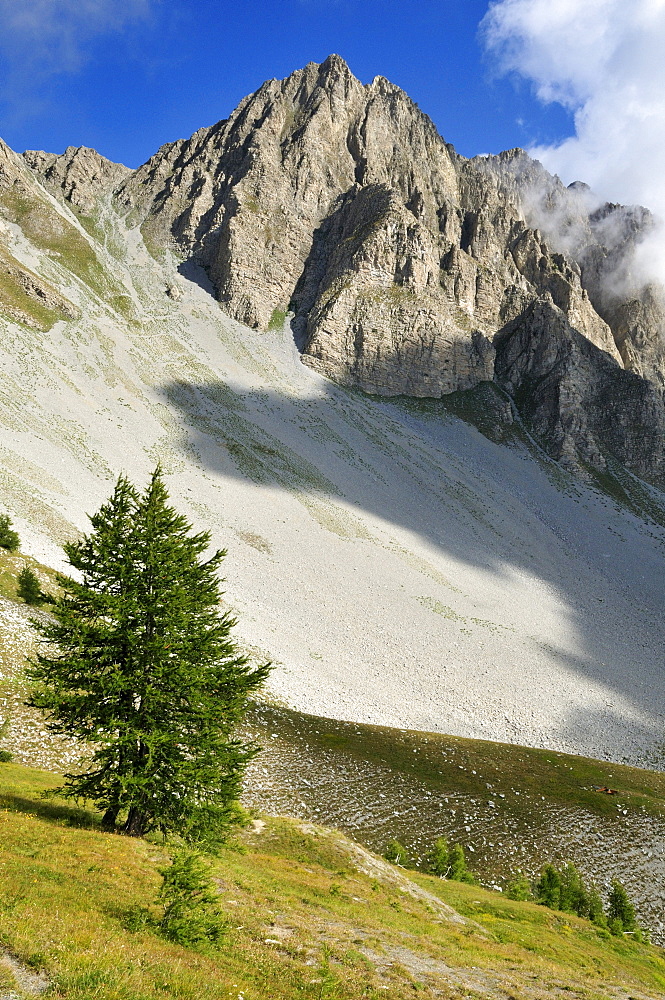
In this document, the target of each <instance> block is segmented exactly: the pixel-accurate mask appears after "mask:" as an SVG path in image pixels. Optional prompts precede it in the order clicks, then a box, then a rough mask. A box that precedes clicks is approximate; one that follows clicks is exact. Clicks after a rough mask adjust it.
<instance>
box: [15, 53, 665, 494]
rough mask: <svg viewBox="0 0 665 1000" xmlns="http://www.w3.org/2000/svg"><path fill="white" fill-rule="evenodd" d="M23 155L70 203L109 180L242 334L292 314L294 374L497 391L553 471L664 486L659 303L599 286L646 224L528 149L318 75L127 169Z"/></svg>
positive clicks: (350, 81) (256, 99)
mask: <svg viewBox="0 0 665 1000" xmlns="http://www.w3.org/2000/svg"><path fill="white" fill-rule="evenodd" d="M0 152H1V151H0ZM25 157H26V162H27V163H28V164H30V166H31V167H32V169H33V170H34V171H35V172H36V173H37V174H38V176H39V177H40V178H41V179H42V182H43V183H44V184H45V185H46V186H47V187H50V189H51V190H57V191H58V193H60V194H64V197H66V198H68V199H69V200H70V201H71V202H72V204H73V205H75V206H76V207H77V208H79V210H81V211H88V210H89V206H90V205H91V204H92V203H94V200H95V198H97V197H99V196H100V194H103V193H105V192H108V191H109V189H110V188H111V187H114V188H115V191H114V203H115V205H116V207H117V209H118V210H119V211H120V212H121V213H123V214H124V215H125V216H126V219H127V223H128V225H130V226H140V227H141V230H142V232H143V235H144V237H145V238H146V241H147V242H148V244H149V245H150V244H152V245H154V246H155V247H159V246H163V245H165V244H166V245H171V246H172V247H173V249H174V250H175V251H176V252H177V253H178V254H180V255H181V256H183V257H185V258H190V259H193V260H195V261H196V262H198V263H200V264H202V265H203V267H204V268H205V269H206V271H207V273H208V275H209V277H210V278H211V280H212V282H213V285H214V288H215V290H216V294H217V296H218V298H219V300H220V303H221V304H222V305H223V307H224V309H226V310H227V311H228V312H229V313H230V314H231V315H232V316H234V317H235V318H236V319H238V320H239V321H241V322H243V323H246V324H248V325H250V326H252V327H259V328H262V329H267V328H268V327H269V326H270V324H271V321H273V322H275V321H281V316H282V315H283V314H286V313H287V312H289V314H290V319H291V323H292V328H293V331H294V335H295V337H296V341H297V343H298V345H299V347H300V348H301V350H302V360H303V362H304V363H305V364H308V365H310V366H311V367H312V368H315V369H316V370H318V371H319V372H321V373H323V374H325V375H326V376H327V377H329V378H331V379H334V380H335V381H337V382H340V383H342V384H346V385H350V386H355V387H358V388H361V389H363V390H365V391H367V392H369V393H375V394H380V395H395V394H409V395H414V396H434V397H439V396H442V395H444V394H447V393H451V392H456V391H460V390H467V389H473V388H474V387H476V386H478V385H479V384H481V383H484V382H488V381H495V382H497V383H498V384H499V385H500V386H501V387H502V388H503V389H504V390H506V392H508V393H510V395H511V396H513V397H514V399H515V401H516V403H517V406H518V408H519V410H520V411H521V413H522V415H523V416H524V417H525V419H526V420H527V421H528V422H529V424H530V426H531V428H532V430H533V431H534V433H535V434H536V435H537V436H538V437H539V439H540V441H541V443H542V444H543V446H544V447H545V448H546V449H547V450H548V451H549V452H550V454H552V455H553V456H554V457H555V458H557V459H559V460H561V461H563V462H566V463H567V464H569V465H571V466H575V465H579V463H580V462H584V463H587V464H590V465H592V466H594V467H596V468H600V469H602V468H604V466H605V462H606V460H607V457H608V456H610V457H612V456H613V457H615V458H617V459H618V460H619V461H621V462H623V463H624V464H625V465H627V466H628V467H629V468H631V469H633V470H634V471H636V472H637V473H638V474H640V475H643V476H646V477H649V478H652V479H660V477H661V476H662V475H663V417H662V413H663V398H662V386H663V381H664V379H663V373H664V372H665V366H664V365H663V352H662V349H661V339H660V330H661V327H663V326H664V325H665V324H663V322H662V320H663V317H664V316H665V312H664V311H663V309H662V306H661V291H660V290H659V289H656V288H650V289H642V288H640V289H637V290H635V291H634V293H633V291H632V290H631V286H630V282H629V281H623V282H617V281H614V282H612V281H609V280H608V277H609V276H611V275H614V274H617V273H618V272H619V271H620V270H621V268H623V270H624V272H625V271H626V266H625V264H626V261H627V260H628V259H629V258H630V252H631V249H632V248H634V246H635V245H636V243H637V241H638V240H639V238H640V236H641V234H642V233H643V232H644V231H645V227H648V225H649V217H648V213H645V212H644V210H638V209H623V208H621V206H601V205H599V204H597V202H595V201H594V200H593V198H592V196H591V195H590V194H589V192H588V191H587V190H586V189H585V188H584V187H583V186H580V185H577V186H574V187H573V188H570V189H569V188H564V187H563V185H562V184H561V183H560V182H559V181H558V179H557V178H552V177H550V176H549V175H548V174H546V172H545V171H544V170H543V168H542V167H541V166H540V164H537V163H536V162H535V161H532V160H530V159H529V158H528V157H527V156H526V154H524V153H522V152H521V151H512V152H510V153H507V154H502V155H501V156H499V157H489V158H483V159H482V160H481V159H479V160H474V161H468V160H465V159H464V158H463V157H460V156H458V155H457V154H456V153H455V151H454V150H453V148H452V147H451V146H450V145H448V144H446V143H445V142H444V141H443V139H442V138H441V137H440V136H439V134H438V133H437V131H436V129H435V127H434V125H433V124H432V122H431V121H430V120H429V119H428V118H427V117H426V115H424V114H422V112H421V111H420V110H419V109H418V108H417V106H416V105H415V104H414V103H413V102H412V101H411V100H410V99H409V98H408V96H407V95H406V94H405V93H404V92H403V91H401V90H400V89H399V88H398V87H395V86H393V85H392V84H391V83H389V82H388V81H387V80H385V79H384V78H382V77H377V78H376V79H375V80H374V81H373V82H372V83H370V84H368V85H366V86H364V85H362V84H361V83H360V82H359V81H358V80H357V79H356V78H355V77H354V76H353V75H352V74H351V72H350V70H349V68H348V67H347V66H346V64H345V63H344V61H343V60H342V59H340V58H339V57H338V56H330V57H329V58H328V59H326V60H325V62H323V63H321V64H320V65H317V64H314V63H311V64H309V65H308V66H306V67H305V68H304V69H302V70H298V71H297V72H295V73H293V74H292V75H291V76H290V77H288V78H287V79H286V80H281V81H279V80H270V81H268V82H266V83H265V84H264V85H263V86H262V87H261V88H260V89H259V90H258V91H257V92H256V93H255V94H252V95H250V96H249V97H247V98H245V100H243V101H242V102H241V104H240V105H239V107H238V108H237V109H236V111H234V113H233V114H232V115H231V117H230V118H229V119H228V120H225V121H221V122H218V123H217V124H216V125H213V126H211V127H210V128H203V129H201V130H199V131H198V132H196V133H195V134H194V135H193V136H192V137H191V138H190V139H186V140H179V141H178V142H174V143H170V144H168V145H166V146H164V147H162V149H160V150H159V151H158V152H157V153H156V154H155V155H154V156H153V157H152V158H151V159H150V160H149V161H148V162H147V163H146V164H144V165H143V166H142V167H140V168H139V169H138V170H136V171H134V172H133V173H124V174H123V173H122V171H123V170H124V168H120V167H118V166H117V165H115V164H110V163H109V162H108V161H104V160H103V158H101V157H97V154H94V151H91V150H68V151H67V152H66V153H65V154H63V156H62V157H50V156H49V155H48V154H43V153H39V154H38V153H27V154H25ZM1 170H2V162H1V158H0V171H1ZM617 222H621V225H622V228H621V238H620V239H619V240H617V239H615V238H613V240H610V239H609V238H608V234H609V233H610V230H611V229H612V227H615V224H616V223H617ZM615 228H616V227H615ZM624 276H625V275H624ZM625 369H629V371H626V370H625ZM610 423H611V424H612V426H611V427H610V426H609V425H610ZM637 428H647V430H646V432H645V433H642V434H640V433H638V431H637V430H636V429H637Z"/></svg>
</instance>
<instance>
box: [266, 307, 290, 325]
mask: <svg viewBox="0 0 665 1000" xmlns="http://www.w3.org/2000/svg"><path fill="white" fill-rule="evenodd" d="M285 319H286V310H285V309H277V308H275V309H273V311H272V315H271V317H270V321H269V323H268V329H269V330H281V329H282V327H283V326H284V320H285Z"/></svg>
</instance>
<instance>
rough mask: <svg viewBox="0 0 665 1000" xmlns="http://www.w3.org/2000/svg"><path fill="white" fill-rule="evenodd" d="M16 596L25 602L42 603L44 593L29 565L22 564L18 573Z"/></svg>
mask: <svg viewBox="0 0 665 1000" xmlns="http://www.w3.org/2000/svg"><path fill="white" fill-rule="evenodd" d="M17 592H18V596H19V597H20V598H21V599H22V600H23V601H25V603H26V604H33V605H39V604H43V603H44V599H45V595H44V594H42V589H41V587H40V586H39V580H38V579H37V576H36V575H35V573H34V572H33V571H32V570H31V569H30V567H29V566H24V567H23V569H22V570H21V572H20V573H19V575H18V591H17Z"/></svg>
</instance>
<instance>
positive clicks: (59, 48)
mask: <svg viewBox="0 0 665 1000" xmlns="http://www.w3.org/2000/svg"><path fill="white" fill-rule="evenodd" d="M158 2H159V0H0V60H1V62H2V77H3V82H2V84H0V100H2V101H3V102H4V104H5V106H6V108H8V110H9V111H10V113H11V114H13V115H16V116H18V117H21V116H22V114H24V113H26V112H28V113H29V111H30V110H31V109H34V108H35V106H38V105H39V104H41V102H42V101H43V100H44V96H45V95H44V94H43V88H44V84H45V83H46V82H47V81H48V80H49V79H51V78H53V77H54V76H58V75H62V74H71V73H76V72H77V71H78V70H80V69H81V67H82V66H83V65H84V64H85V63H86V61H87V59H88V58H89V54H90V49H91V46H92V44H93V43H94V42H95V40H97V39H98V38H99V37H100V36H103V35H108V34H116V33H117V32H120V31H122V30H123V29H125V28H126V27H128V26H129V25H131V24H132V23H136V22H138V21H140V20H142V19H144V18H146V17H148V16H149V14H150V13H151V11H152V9H153V8H154V7H155V5H156V3H158Z"/></svg>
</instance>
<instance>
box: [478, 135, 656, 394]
mask: <svg viewBox="0 0 665 1000" xmlns="http://www.w3.org/2000/svg"><path fill="white" fill-rule="evenodd" d="M472 162H473V163H474V165H475V166H476V167H477V168H478V169H479V170H484V171H485V172H487V173H488V174H489V175H491V176H493V177H495V178H496V179H497V181H498V184H499V187H500V188H501V190H502V191H504V192H505V193H506V195H507V196H509V197H512V198H513V199H514V200H515V201H516V202H517V204H519V206H520V208H521V210H522V212H523V214H524V218H525V220H526V221H527V223H528V224H529V225H530V226H533V227H534V228H540V230H541V231H542V233H543V236H544V238H545V239H546V240H547V242H548V244H549V246H551V247H552V248H553V249H555V250H560V251H562V252H564V253H566V254H567V255H568V256H569V257H571V258H572V259H573V260H575V261H576V262H577V263H578V264H579V267H580V275H581V280H582V285H583V287H584V288H585V289H586V291H587V292H588V294H589V298H590V299H591V302H592V304H593V307H594V309H595V310H596V311H597V313H598V314H599V315H600V316H602V317H603V319H604V320H605V321H606V322H607V323H608V324H609V326H610V328H611V330H612V334H613V337H614V341H615V343H616V345H617V348H618V350H619V353H620V355H621V359H622V362H623V364H624V366H625V367H626V369H628V370H629V371H633V372H636V373H637V374H638V375H642V376H643V377H644V378H648V379H650V380H651V381H654V382H655V383H656V384H657V385H660V386H663V385H665V294H664V290H663V289H662V288H661V287H658V286H656V285H654V284H653V283H649V282H647V281H645V279H644V278H642V277H641V276H640V269H639V267H637V266H636V260H635V251H636V249H637V247H638V246H639V244H640V243H641V241H642V240H644V238H645V237H648V235H649V233H650V232H651V231H652V229H653V227H654V225H655V220H654V218H653V216H652V215H651V213H650V212H649V211H648V210H647V209H645V208H642V207H640V206H625V205H614V204H609V203H603V202H601V200H600V199H599V198H597V197H596V196H595V195H594V194H593V192H592V191H591V190H590V189H589V187H588V186H587V185H586V184H583V183H580V182H575V183H573V184H571V185H569V186H568V187H565V186H564V185H563V184H562V183H561V181H560V180H559V178H558V177H553V176H552V175H551V174H549V173H548V172H547V171H546V170H545V169H544V168H543V166H542V165H541V164H540V163H538V162H537V161H536V160H532V159H531V158H530V157H529V156H528V155H527V154H526V153H525V152H524V151H523V150H521V149H513V150H508V151H507V152H505V153H500V154H499V155H498V156H488V157H482V158H481V157H478V158H476V159H475V160H473V161H472Z"/></svg>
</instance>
